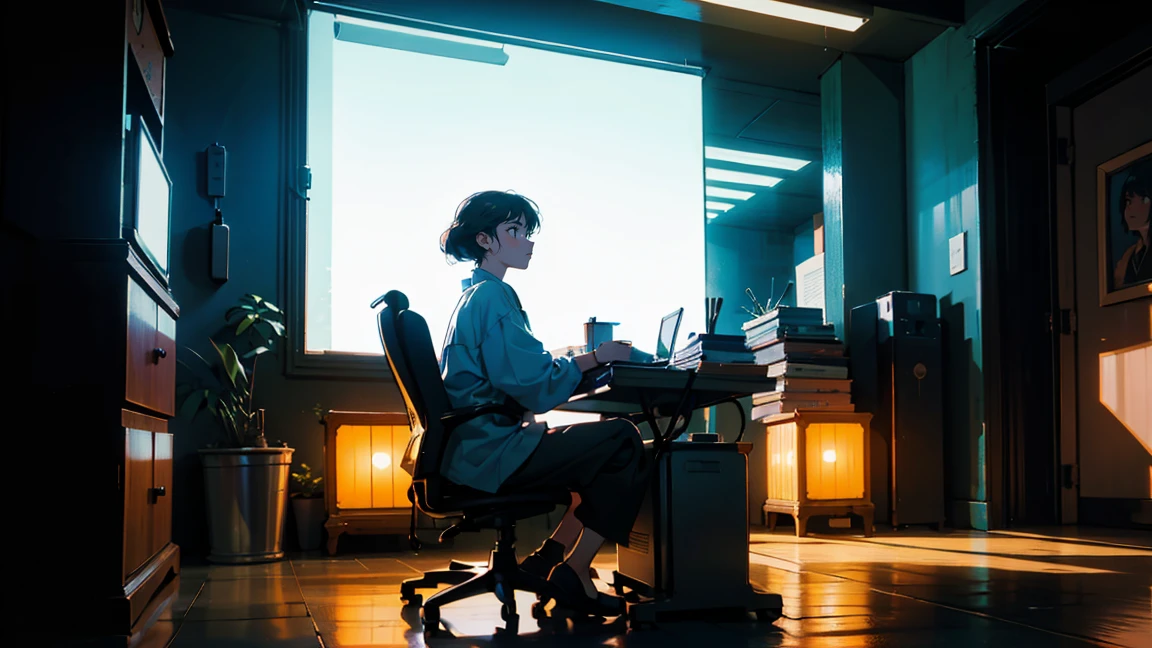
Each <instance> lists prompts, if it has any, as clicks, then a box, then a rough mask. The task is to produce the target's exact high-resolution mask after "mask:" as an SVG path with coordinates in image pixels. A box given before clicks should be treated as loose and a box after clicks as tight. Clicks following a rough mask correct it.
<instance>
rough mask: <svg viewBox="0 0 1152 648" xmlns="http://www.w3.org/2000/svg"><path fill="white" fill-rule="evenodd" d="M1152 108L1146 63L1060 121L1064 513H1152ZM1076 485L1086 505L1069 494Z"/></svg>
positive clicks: (1130, 517) (1127, 516) (1150, 70)
mask: <svg viewBox="0 0 1152 648" xmlns="http://www.w3.org/2000/svg"><path fill="white" fill-rule="evenodd" d="M1150 110H1152V67H1149V65H1147V64H1145V65H1144V66H1143V67H1141V68H1139V69H1137V70H1136V71H1135V72H1134V73H1133V74H1131V75H1129V76H1127V77H1126V78H1124V79H1122V80H1120V81H1118V82H1116V83H1115V84H1114V85H1112V86H1110V87H1108V88H1107V89H1105V90H1103V91H1101V92H1100V93H1099V94H1097V95H1095V96H1094V97H1092V98H1090V99H1088V100H1086V101H1084V102H1083V103H1080V104H1079V105H1077V106H1075V107H1074V108H1072V109H1071V110H1070V111H1065V113H1064V117H1063V120H1062V121H1064V122H1065V123H1064V129H1065V130H1066V131H1068V130H1070V134H1071V144H1072V149H1071V150H1072V154H1071V156H1070V162H1071V165H1070V168H1069V169H1068V170H1067V171H1065V176H1064V177H1065V179H1066V180H1070V181H1071V182H1070V183H1067V182H1066V185H1067V184H1070V187H1071V191H1070V192H1068V191H1067V186H1066V187H1065V188H1064V189H1063V190H1062V191H1061V189H1060V188H1059V186H1058V192H1060V193H1062V195H1063V197H1064V198H1065V205H1070V206H1071V209H1064V210H1062V212H1063V217H1064V218H1065V222H1064V228H1063V232H1064V236H1063V238H1064V241H1063V246H1062V247H1063V251H1064V255H1063V256H1062V257H1061V259H1060V266H1061V268H1060V271H1059V275H1060V276H1061V279H1062V280H1063V282H1064V285H1063V286H1062V288H1063V289H1064V290H1063V292H1064V294H1065V295H1066V296H1069V297H1073V298H1074V306H1073V307H1072V309H1073V315H1072V317H1070V318H1068V319H1074V324H1073V325H1072V326H1070V327H1069V329H1070V330H1072V331H1073V332H1072V333H1070V334H1068V335H1065V336H1064V337H1065V338H1066V339H1065V340H1064V341H1063V342H1062V344H1061V348H1062V353H1061V356H1062V357H1061V381H1062V383H1063V388H1062V390H1061V401H1062V402H1061V408H1062V410H1063V412H1062V414H1063V415H1062V416H1061V423H1062V426H1061V427H1062V429H1061V438H1062V447H1061V455H1062V462H1063V463H1064V464H1066V465H1065V466H1062V468H1063V470H1062V472H1063V477H1065V478H1066V479H1065V480H1064V481H1065V482H1066V484H1069V485H1071V486H1072V487H1071V488H1068V489H1067V490H1066V497H1065V502H1064V507H1063V512H1064V516H1063V517H1064V521H1065V522H1070V521H1076V519H1077V518H1078V519H1079V521H1080V522H1084V523H1093V522H1100V523H1108V524H1148V523H1152V520H1149V519H1145V518H1146V517H1147V516H1148V515H1149V506H1148V504H1149V498H1152V328H1150V322H1152V283H1149V282H1148V280H1147V277H1148V276H1149V271H1150V269H1152V252H1149V245H1148V243H1149V241H1148V236H1149V234H1148V231H1149V230H1148V227H1149V220H1148V219H1149V216H1148V214H1149V207H1152V196H1150V195H1149V191H1150V189H1152V177H1150V175H1152V112H1150ZM1057 175H1058V178H1059V176H1060V172H1059V170H1058V172H1057ZM1125 182H1127V183H1128V184H1126V185H1125V184H1123V183H1125ZM1058 184H1059V180H1058ZM1069 257H1071V258H1069ZM1070 261H1071V262H1072V263H1071V264H1070V263H1069V262H1070ZM1070 266H1071V267H1070ZM1070 409H1074V415H1073V413H1072V412H1070V411H1069V410H1070ZM1072 426H1074V430H1069V429H1068V428H1069V427H1072ZM1073 441H1075V445H1076V450H1077V453H1076V456H1075V457H1074V458H1073V455H1072V454H1071V453H1070V452H1069V450H1070V448H1069V447H1068V446H1069V444H1071V443H1073ZM1077 477H1078V478H1077ZM1075 484H1078V486H1079V492H1078V501H1077V502H1075V504H1078V506H1072V504H1073V502H1071V501H1069V500H1070V499H1072V498H1075V497H1077V494H1076V493H1075V490H1076V489H1075ZM1077 508H1078V511H1077V510H1076V509H1077ZM1069 518H1071V519H1069Z"/></svg>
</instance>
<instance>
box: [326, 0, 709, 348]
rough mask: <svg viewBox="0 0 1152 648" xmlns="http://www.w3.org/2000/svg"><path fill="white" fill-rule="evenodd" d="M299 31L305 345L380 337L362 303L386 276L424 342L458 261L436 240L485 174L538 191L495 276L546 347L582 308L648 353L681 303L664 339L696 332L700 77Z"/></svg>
mask: <svg viewBox="0 0 1152 648" xmlns="http://www.w3.org/2000/svg"><path fill="white" fill-rule="evenodd" d="M309 29H310V32H309V61H308V132H307V136H308V142H307V150H308V163H309V165H310V166H311V167H312V171H313V183H312V191H311V200H310V202H309V204H308V215H307V277H306V284H305V285H306V299H305V308H306V325H305V339H306V342H305V349H306V351H307V352H308V353H358V354H379V353H381V351H382V349H381V346H380V340H379V337H378V334H377V330H376V322H375V317H374V313H373V312H372V311H370V310H369V308H368V306H369V304H370V303H371V301H372V300H373V299H374V298H376V297H377V296H379V295H381V294H383V293H385V292H386V291H388V290H400V291H402V292H404V293H405V294H407V295H408V297H409V299H410V302H411V308H412V309H413V310H414V311H416V312H419V313H420V314H422V315H423V316H424V317H425V318H426V319H427V321H428V324H429V328H430V329H431V332H432V337H433V342H434V346H435V347H437V350H439V347H440V344H441V341H442V338H443V335H444V331H445V329H446V327H447V324H448V319H449V317H450V316H451V314H452V311H453V308H454V307H455V305H456V300H457V298H458V297H459V295H460V291H461V280H462V279H464V278H466V277H468V276H469V275H470V274H471V271H472V268H473V265H472V264H466V263H461V264H456V265H449V264H448V263H447V262H446V261H445V258H444V255H443V254H441V253H440V251H439V247H438V246H439V237H440V234H441V232H443V231H444V230H445V229H446V228H447V227H448V225H449V224H450V223H451V220H452V216H453V214H454V212H455V210H456V207H457V205H458V204H459V203H460V202H461V201H462V200H463V199H464V198H466V197H467V196H468V195H470V194H472V193H474V192H476V191H481V190H487V189H497V190H509V189H510V190H514V191H516V192H518V193H520V194H523V195H525V196H527V197H529V198H531V199H532V200H534V201H535V202H536V203H537V204H538V205H539V206H540V210H541V220H542V228H541V230H540V231H539V232H538V233H537V234H536V236H535V240H536V249H535V255H534V258H533V261H532V265H531V266H530V267H529V269H528V270H526V271H519V270H511V271H509V273H508V275H507V277H506V278H505V279H506V281H507V282H508V283H509V284H511V285H512V286H513V287H515V289H516V290H517V292H518V293H519V295H520V297H521V301H522V302H523V304H524V307H525V309H526V310H527V312H528V314H529V317H530V318H531V322H532V327H533V332H534V333H535V335H536V337H538V338H539V339H540V340H541V341H542V342H543V343H544V346H545V348H547V349H558V348H561V347H565V346H569V345H578V344H581V343H582V342H583V327H582V324H583V323H584V322H585V321H587V320H588V318H589V317H593V316H595V317H596V318H597V319H599V320H601V321H612V322H619V323H620V325H619V326H618V327H617V329H616V337H617V339H629V340H632V341H633V342H634V343H635V344H636V345H637V347H638V348H640V349H642V350H644V351H648V352H652V351H653V350H654V346H655V341H656V336H657V330H658V328H659V324H660V318H661V317H662V316H664V315H665V314H667V313H668V312H670V311H672V310H674V309H676V308H678V307H680V306H683V307H684V308H685V318H684V323H683V325H682V327H681V332H680V342H681V344H682V343H683V341H684V340H685V339H687V336H688V333H689V332H691V331H700V330H702V328H703V322H704V313H703V311H704V308H703V302H704V296H705V294H704V228H705V209H704V174H703V170H702V167H703V143H702V137H701V79H700V77H699V76H695V75H692V74H685V73H680V72H671V71H666V70H660V69H655V68H652V67H645V66H641V65H632V64H624V63H619V62H614V61H607V60H601V59H596V58H589V57H585V56H577V55H571V54H564V53H558V52H555V51H546V50H542V49H535V48H528V47H519V46H513V45H502V44H500V43H494V42H484V41H470V40H465V39H457V38H451V37H449V38H443V37H438V36H437V35H436V34H433V33H428V32H417V31H413V30H406V29H401V28H395V27H390V26H388V25H383V24H378V23H372V22H362V21H355V20H352V19H346V18H343V17H340V16H334V15H332V14H328V13H323V12H319V11H315V12H313V13H312V15H311V18H310V24H309ZM337 34H339V36H337Z"/></svg>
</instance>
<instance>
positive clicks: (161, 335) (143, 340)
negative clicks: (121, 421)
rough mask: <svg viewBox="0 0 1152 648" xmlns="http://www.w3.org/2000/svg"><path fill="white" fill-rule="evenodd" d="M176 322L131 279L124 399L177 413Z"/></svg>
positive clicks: (168, 412) (152, 408) (170, 414)
mask: <svg viewBox="0 0 1152 648" xmlns="http://www.w3.org/2000/svg"><path fill="white" fill-rule="evenodd" d="M175 338H176V321H175V320H173V319H172V318H171V317H170V316H169V315H168V313H167V312H165V311H164V309H162V308H160V306H159V305H157V303H156V301H155V300H154V299H152V296H151V295H149V294H148V291H147V290H145V289H144V287H143V286H141V285H140V284H139V283H137V282H136V280H134V279H129V280H128V347H127V357H126V358H125V361H126V371H125V385H124V398H125V400H127V401H128V402H130V403H135V404H136V405H139V406H141V407H144V408H147V409H150V410H153V411H156V412H160V413H163V414H167V415H169V416H174V415H175V414H176V344H175Z"/></svg>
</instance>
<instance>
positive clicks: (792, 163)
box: [704, 146, 809, 171]
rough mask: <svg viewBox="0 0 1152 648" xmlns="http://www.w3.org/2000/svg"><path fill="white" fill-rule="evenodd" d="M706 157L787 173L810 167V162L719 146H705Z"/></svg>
mask: <svg viewBox="0 0 1152 648" xmlns="http://www.w3.org/2000/svg"><path fill="white" fill-rule="evenodd" d="M704 157H705V158H706V159H709V160H719V161H721V162H735V163H736V164H747V165H749V166H762V167H768V168H771V169H784V170H786V171H799V170H800V169H803V168H804V167H806V166H808V164H809V162H808V160H798V159H796V158H786V157H781V156H779V155H764V154H763V153H749V152H748V151H737V150H735V149H728V148H720V147H719V146H705V147H704Z"/></svg>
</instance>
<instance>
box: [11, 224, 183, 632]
mask: <svg viewBox="0 0 1152 648" xmlns="http://www.w3.org/2000/svg"><path fill="white" fill-rule="evenodd" d="M35 274H36V275H38V276H39V284H38V285H39V286H40V287H41V289H40V290H39V291H38V295H37V296H36V300H37V302H38V303H35V304H30V305H29V308H30V312H36V311H42V310H44V309H45V308H46V305H47V304H52V303H67V304H68V306H69V313H71V315H69V316H62V317H44V318H42V321H41V322H39V324H38V326H37V327H36V329H35V331H34V332H31V333H30V334H29V337H30V346H31V347H33V348H35V349H41V350H42V351H41V352H40V356H41V360H40V361H39V362H35V361H34V362H31V363H30V365H29V375H28V384H27V385H25V386H24V388H23V389H24V390H25V392H24V394H23V395H22V396H21V397H20V398H21V400H23V401H25V402H27V403H28V405H29V407H30V409H31V410H32V411H37V412H50V413H51V412H60V413H63V412H67V414H66V416H63V417H59V416H58V417H57V418H55V419H49V420H55V421H65V420H66V421H67V425H66V426H64V427H65V428H66V431H64V432H61V433H59V435H58V436H59V437H60V439H59V440H57V439H56V438H55V437H49V438H40V437H37V436H36V435H37V434H39V432H29V434H28V435H27V436H28V437H29V438H28V439H26V440H25V449H24V450H23V452H22V454H26V455H27V456H39V457H45V459H44V461H46V462H48V463H50V464H51V465H52V466H53V472H52V479H50V480H47V484H46V485H45V488H44V491H43V497H45V498H46V501H49V502H58V503H61V504H62V505H64V506H66V507H67V508H68V509H69V510H74V512H73V513H70V514H69V515H66V516H61V518H60V519H59V520H56V519H52V520H50V521H47V522H45V523H43V524H41V525H40V527H39V534H38V536H37V538H36V542H35V543H34V546H32V547H30V549H29V556H31V559H32V560H34V561H35V562H36V563H37V564H38V565H39V570H40V577H41V580H38V581H37V583H35V584H34V585H33V586H32V588H33V591H37V590H39V591H40V594H41V596H29V597H22V598H23V601H22V602H21V604H20V605H24V606H31V607H33V608H35V606H36V605H38V604H40V605H43V604H52V605H55V603H54V602H55V601H57V600H58V599H57V598H56V597H57V595H58V592H59V591H64V590H66V591H67V592H68V597H69V599H68V600H69V601H70V602H72V603H78V604H79V605H78V606H77V607H78V609H79V610H80V612H78V613H77V617H76V624H75V626H74V628H77V629H82V630H83V631H85V632H86V633H88V634H95V635H100V636H104V637H107V636H115V637H120V638H123V639H125V640H126V641H130V640H131V639H132V638H133V637H135V636H136V635H138V634H139V633H140V632H142V631H143V630H144V629H146V627H147V625H148V624H149V623H150V621H151V619H153V618H154V617H155V613H156V612H157V611H158V610H159V609H160V608H161V607H163V606H164V605H165V604H167V603H168V602H169V601H170V600H171V599H172V597H174V595H175V592H176V589H177V588H178V584H179V580H178V579H179V573H180V564H179V563H180V550H179V547H177V546H176V545H175V544H173V543H172V496H173V492H172V490H173V470H174V466H173V461H174V453H173V450H174V437H173V435H172V433H171V432H170V431H169V427H168V425H169V419H170V417H171V416H172V415H173V414H174V410H175V407H174V402H175V393H174V392H175V385H174V379H175V370H174V367H175V362H176V348H175V346H174V344H173V342H174V340H175V333H176V331H175V326H176V321H177V319H178V317H179V309H178V308H177V306H176V303H175V301H173V299H172V296H171V294H170V293H169V292H168V291H167V290H166V289H165V288H164V287H163V286H162V285H161V284H160V283H159V282H158V281H157V280H156V279H155V278H154V277H153V276H152V275H151V274H150V273H149V272H148V271H147V269H146V267H145V265H144V262H143V261H142V260H141V258H140V256H139V255H138V254H137V252H136V251H135V250H134V249H133V248H132V247H131V245H130V244H129V243H128V242H127V241H116V240H110V241H62V242H56V243H52V244H47V243H43V244H41V246H40V256H39V265H38V267H36V268H35ZM62 287H63V288H62ZM161 349H162V350H163V351H164V353H157V351H158V350H161ZM53 358H55V359H56V361H52V359H53ZM50 429H53V430H55V429H61V426H59V425H56V424H52V425H51V426H50ZM42 445H46V446H47V447H42ZM81 517H83V518H86V520H95V522H90V521H85V522H84V523H83V524H82V526H81V525H77V524H76V523H75V520H76V519H78V518H81ZM40 588H42V589H40ZM18 607H20V606H19V605H18ZM38 611H41V610H38V609H32V610H31V611H30V612H31V613H36V612H38Z"/></svg>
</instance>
